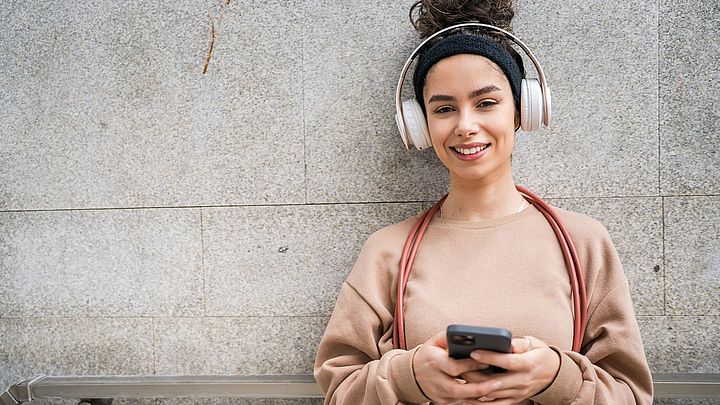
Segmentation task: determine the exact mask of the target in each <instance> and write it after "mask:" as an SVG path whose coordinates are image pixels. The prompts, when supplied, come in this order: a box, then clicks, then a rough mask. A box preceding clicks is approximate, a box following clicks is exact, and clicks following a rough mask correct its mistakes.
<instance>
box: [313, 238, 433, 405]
mask: <svg viewBox="0 0 720 405" xmlns="http://www.w3.org/2000/svg"><path fill="white" fill-rule="evenodd" d="M403 232H405V231H403ZM401 234H402V232H401ZM386 239H387V238H380V237H378V236H377V235H373V236H371V237H370V239H369V240H368V241H367V242H366V244H365V246H364V247H363V251H362V252H361V253H360V256H359V257H358V260H357V262H356V263H355V266H354V267H353V270H352V272H351V273H350V275H349V276H348V279H347V280H346V281H345V282H344V283H343V285H342V286H341V288H340V293H339V295H338V299H337V302H336V304H335V309H334V310H333V314H332V316H331V317H330V320H329V322H328V325H327V328H326V329H325V333H324V334H323V337H322V339H321V340H320V344H319V347H318V352H317V356H316V358H315V368H314V375H315V379H316V380H317V382H318V384H319V385H320V387H321V388H322V390H323V392H324V393H325V404H353V405H355V404H358V405H360V404H398V403H403V404H405V403H407V404H414V403H423V402H427V401H429V399H428V398H427V397H425V395H424V394H423V393H422V391H421V390H420V388H419V387H418V385H417V382H416V381H415V375H414V373H413V370H412V358H413V356H414V354H415V351H416V350H417V348H415V349H412V350H399V349H393V347H392V332H393V331H392V322H393V313H394V301H393V299H392V298H391V297H392V291H394V286H395V283H396V278H395V277H394V274H395V272H396V271H397V270H396V267H397V266H396V265H393V263H396V262H397V261H398V259H399V258H398V257H395V255H394V254H391V253H388V252H387V250H386V249H387V246H388V245H393V244H388V243H387V242H388V241H387V240H386Z"/></svg>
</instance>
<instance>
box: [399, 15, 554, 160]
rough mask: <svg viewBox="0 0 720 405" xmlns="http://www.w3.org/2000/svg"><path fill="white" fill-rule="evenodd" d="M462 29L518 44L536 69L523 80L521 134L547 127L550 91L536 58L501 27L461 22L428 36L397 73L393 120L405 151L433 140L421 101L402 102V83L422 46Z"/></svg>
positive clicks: (428, 146) (430, 145)
mask: <svg viewBox="0 0 720 405" xmlns="http://www.w3.org/2000/svg"><path fill="white" fill-rule="evenodd" d="M463 27H474V28H484V29H486V30H488V31H494V32H497V33H500V34H503V35H504V36H505V37H507V38H508V39H509V40H511V41H512V42H514V43H515V44H517V45H518V46H519V47H520V48H521V49H522V50H523V51H524V52H525V54H527V56H528V58H530V61H531V62H532V64H533V65H534V66H535V71H537V74H538V78H537V79H533V78H531V79H527V78H524V79H522V84H521V91H520V128H522V129H523V130H524V131H537V130H538V129H540V126H541V125H542V126H545V127H547V126H549V124H550V103H551V101H550V89H549V88H548V86H547V83H546V82H545V74H544V73H543V70H542V66H540V63H539V62H538V61H537V59H535V56H534V55H533V54H532V52H531V51H530V49H529V48H528V47H527V46H525V44H524V43H523V42H522V41H520V40H519V39H518V38H517V37H515V36H514V35H513V34H511V33H509V32H507V31H505V30H504V29H502V28H499V27H496V26H494V25H489V24H482V23H473V22H468V23H462V24H457V25H453V26H451V27H447V28H444V29H442V30H440V31H438V32H436V33H434V34H433V35H431V36H429V37H427V38H426V39H425V40H424V41H423V42H422V43H420V45H418V47H417V48H415V50H414V51H413V52H412V53H411V54H410V57H409V58H408V60H407V61H406V62H405V66H404V67H403V69H402V72H401V73H400V80H398V86H397V90H396V91H395V109H396V114H395V121H396V122H397V126H398V129H399V130H400V136H401V137H402V140H403V143H404V144H405V148H407V149H410V147H411V146H412V147H415V148H417V149H420V150H422V149H426V148H430V147H432V141H431V140H430V131H428V127H427V121H426V120H425V114H423V110H422V108H421V107H420V103H421V102H422V100H419V101H418V100H416V99H415V98H411V99H409V100H405V101H401V97H402V95H401V93H402V86H403V83H405V75H406V74H407V72H408V69H410V65H411V64H412V62H413V61H414V60H415V59H416V58H417V56H418V55H419V54H420V51H421V50H422V49H423V47H424V46H425V44H427V43H428V42H429V41H431V40H432V39H433V38H436V37H438V36H439V35H442V34H444V33H446V32H448V31H451V30H456V29H458V28H463Z"/></svg>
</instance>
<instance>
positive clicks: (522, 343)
mask: <svg viewBox="0 0 720 405" xmlns="http://www.w3.org/2000/svg"><path fill="white" fill-rule="evenodd" d="M531 339H532V338H531V337H530V336H525V337H521V338H513V340H512V352H513V353H525V352H528V351H530V349H532V340H531Z"/></svg>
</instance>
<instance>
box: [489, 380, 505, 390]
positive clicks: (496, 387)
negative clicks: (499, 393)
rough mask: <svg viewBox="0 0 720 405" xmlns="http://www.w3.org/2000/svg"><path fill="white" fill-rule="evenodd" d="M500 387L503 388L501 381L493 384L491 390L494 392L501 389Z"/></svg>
mask: <svg viewBox="0 0 720 405" xmlns="http://www.w3.org/2000/svg"><path fill="white" fill-rule="evenodd" d="M500 387H502V383H501V382H500V381H495V382H494V383H492V385H491V386H490V389H491V390H493V391H495V390H496V389H499V388H500Z"/></svg>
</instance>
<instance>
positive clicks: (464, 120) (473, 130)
mask: <svg viewBox="0 0 720 405" xmlns="http://www.w3.org/2000/svg"><path fill="white" fill-rule="evenodd" d="M479 128H480V125H479V123H478V118H477V116H476V114H473V112H472V111H467V110H465V109H463V110H460V112H459V114H458V122H457V128H455V134H457V135H459V136H462V137H465V138H467V137H469V136H472V135H475V134H477V133H478V131H479Z"/></svg>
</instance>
